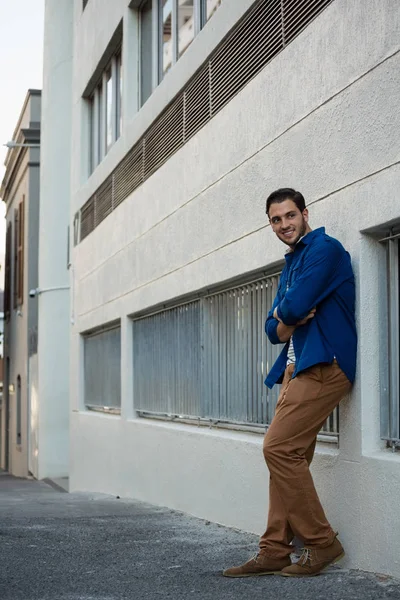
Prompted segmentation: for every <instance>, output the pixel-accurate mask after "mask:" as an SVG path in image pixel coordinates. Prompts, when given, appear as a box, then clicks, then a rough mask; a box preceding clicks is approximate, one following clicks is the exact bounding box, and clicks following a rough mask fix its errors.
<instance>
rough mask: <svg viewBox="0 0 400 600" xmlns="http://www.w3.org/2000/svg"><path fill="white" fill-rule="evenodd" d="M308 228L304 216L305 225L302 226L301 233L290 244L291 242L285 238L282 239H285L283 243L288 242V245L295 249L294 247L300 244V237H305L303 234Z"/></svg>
mask: <svg viewBox="0 0 400 600" xmlns="http://www.w3.org/2000/svg"><path fill="white" fill-rule="evenodd" d="M306 229H307V222H306V221H305V219H304V217H303V227H302V228H301V231H300V233H299V235H298V236H297V238H296V241H294V242H291V243H290V244H289V242H286V241H285V240H282V241H283V243H284V244H286V245H287V246H289V248H292V249H294V248H295V246H296V245H297V244H298V242H299V240H300V238H302V237H303V235H304V234H305V232H306Z"/></svg>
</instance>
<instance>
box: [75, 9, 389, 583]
mask: <svg viewBox="0 0 400 600" xmlns="http://www.w3.org/2000/svg"><path fill="white" fill-rule="evenodd" d="M76 4H79V3H76ZM90 4H91V3H89V4H88V6H87V9H86V10H88V11H89V6H90ZM126 4H127V3H126V2H125V3H124V2H122V1H120V2H118V3H117V2H116V3H115V4H113V8H112V9H111V8H110V7H109V6H108V5H107V6H108V9H107V10H106V8H105V4H104V3H102V2H101V1H100V0H97V1H96V0H93V1H92V12H91V13H89V12H88V13H87V15H86V16H85V15H84V16H83V17H80V16H78V13H77V10H76V11H75V35H77V36H78V38H79V39H75V46H74V47H75V51H76V49H77V48H78V47H79V45H80V44H84V43H85V44H89V42H88V41H87V40H88V37H87V36H89V39H91V38H90V35H91V34H90V31H89V29H91V30H92V32H93V30H96V31H97V29H99V32H100V33H99V38H98V37H97V36H96V40H97V39H101V43H102V44H105V45H106V44H107V39H108V38H109V37H111V35H112V33H113V27H114V26H115V24H116V23H118V22H119V19H120V18H121V17H123V16H125V17H126V14H127V8H126ZM244 4H246V6H248V5H249V4H250V2H249V3H242V2H239V1H236V0H235V1H232V2H229V3H228V2H226V3H222V5H221V7H220V8H219V9H218V11H217V13H216V14H215V16H214V17H213V19H212V20H211V21H210V23H209V25H208V26H207V27H206V28H205V29H204V30H203V31H202V33H201V36H199V38H198V39H197V40H195V42H194V43H193V44H192V46H191V47H190V48H189V50H188V52H187V56H186V55H185V56H184V57H183V59H182V62H181V61H179V62H178V64H177V65H176V66H175V67H174V69H173V70H172V71H171V73H170V76H169V77H168V78H166V79H165V81H164V82H163V83H162V84H161V85H160V86H159V88H158V89H157V90H156V92H155V94H154V95H153V97H152V98H151V99H150V100H149V102H148V103H147V104H146V105H145V107H144V108H143V111H140V112H139V113H138V114H137V115H136V117H133V118H132V119H129V118H128V119H127V120H126V121H125V122H124V129H123V134H122V136H121V138H120V140H119V141H118V142H117V143H116V144H115V146H114V147H113V148H112V150H111V151H110V153H109V155H108V156H107V157H106V159H105V160H104V161H103V163H102V164H101V165H100V166H99V167H98V168H97V169H96V171H95V172H94V173H93V175H92V176H91V177H90V179H89V180H87V181H85V182H82V181H81V177H82V173H81V170H80V160H81V155H80V152H79V148H80V145H79V143H78V142H79V139H81V137H80V135H81V132H82V127H83V125H82V123H83V121H82V115H83V116H84V115H85V112H84V108H82V107H83V103H82V102H83V101H82V100H81V99H80V94H81V93H82V88H83V87H84V85H85V81H86V80H88V79H89V78H90V71H91V69H95V68H96V59H98V57H99V56H100V54H101V50H100V48H97V46H96V44H95V42H94V41H93V40H92V42H91V45H90V48H92V52H88V53H86V54H81V53H80V54H75V61H74V82H75V84H74V89H73V104H74V116H73V132H74V136H75V137H74V139H75V142H76V145H75V143H74V148H75V149H76V151H75V152H74V155H73V166H72V173H73V175H72V181H73V184H72V188H73V195H72V207H71V209H72V214H73V213H74V211H76V210H77V209H78V208H79V207H80V206H82V205H83V204H84V202H85V201H86V200H87V199H88V197H89V196H90V194H91V193H93V191H94V190H95V189H96V187H97V185H99V183H100V182H101V181H102V180H103V179H104V177H105V176H106V175H108V173H109V172H110V170H111V169H112V168H113V167H114V166H115V164H116V163H117V162H118V160H120V158H122V156H123V155H124V152H126V150H127V149H128V148H129V147H130V146H131V145H132V143H133V142H134V141H135V135H136V136H138V135H140V133H141V132H142V124H143V127H145V126H146V123H148V120H149V118H150V114H151V113H152V111H153V110H155V108H156V107H158V108H159V107H160V106H162V101H163V100H164V101H167V99H168V98H170V97H172V96H173V95H174V94H175V93H176V91H178V89H179V87H176V88H175V87H174V86H178V82H182V81H185V80H186V79H185V77H186V78H188V77H189V76H190V75H191V74H192V73H193V71H192V70H191V68H192V66H193V64H194V61H195V58H194V56H195V55H196V54H198V55H200V56H201V53H202V52H206V50H205V49H209V50H210V49H212V48H213V47H214V46H215V44H216V43H217V42H218V41H219V40H220V39H221V34H222V32H223V28H224V24H225V25H226V24H231V23H232V22H231V19H232V18H233V17H232V15H234V17H235V18H238V16H239V13H240V12H241V11H243V10H245V7H244ZM85 12H86V11H85ZM110 13H111V14H110ZM78 18H79V20H78ZM85 19H86V21H85ZM399 26H400V11H399V10H398V3H397V2H396V1H395V0H385V1H384V2H381V1H379V0H363V1H362V0H355V1H353V2H351V3H350V2H347V1H346V0H335V1H334V2H333V3H332V4H331V5H330V6H329V7H328V8H327V9H326V10H325V11H324V12H323V13H322V14H321V15H320V16H319V17H318V18H317V19H316V20H315V21H313V22H312V23H311V24H310V25H309V27H308V28H307V29H306V30H305V31H304V32H303V33H302V34H301V35H300V36H299V37H298V38H296V39H295V40H294V41H293V42H292V43H291V44H290V45H289V46H288V47H287V48H286V49H285V50H284V51H283V52H282V53H281V54H280V55H278V56H277V57H276V58H275V59H274V60H273V61H272V62H271V63H270V64H269V65H268V66H267V67H266V68H265V69H264V70H263V71H262V72H261V73H260V74H259V75H258V76H257V77H256V78H255V79H253V80H252V81H251V82H250V83H249V84H248V85H247V86H246V87H245V89H243V90H242V91H241V92H240V93H239V94H238V95H237V96H236V97H235V98H234V99H233V100H232V101H231V102H230V103H229V104H228V105H227V106H226V107H225V108H224V109H223V110H222V111H221V112H220V113H219V114H218V115H217V116H216V117H214V118H213V120H212V121H211V122H209V123H208V124H207V125H206V126H205V127H204V128H203V129H202V130H201V131H200V132H199V133H198V134H197V135H196V136H195V137H194V138H192V139H191V140H190V141H189V142H188V143H187V144H186V145H185V146H184V147H183V148H182V149H181V150H180V151H179V152H178V153H177V154H175V155H174V156H173V157H172V158H171V159H169V160H168V162H167V163H166V164H165V165H164V166H163V167H162V168H160V169H159V170H158V171H157V172H156V173H155V174H154V175H153V176H152V177H151V178H150V179H149V180H147V181H146V182H145V183H144V184H143V185H142V186H141V187H140V188H138V189H137V190H136V191H135V192H134V193H133V194H132V195H131V197H129V198H128V199H126V200H125V201H124V202H123V203H122V204H121V205H120V206H119V207H118V208H117V209H116V210H115V211H114V212H113V213H112V214H111V215H110V216H109V217H107V219H105V221H103V222H102V223H101V225H100V226H99V227H97V228H96V229H95V231H94V232H92V233H91V234H90V235H89V236H88V237H87V238H86V239H85V240H84V241H83V242H82V243H81V244H79V245H78V246H77V247H76V248H75V249H74V251H73V265H74V313H75V326H74V328H73V332H72V338H71V340H72V341H71V380H70V381H71V411H72V417H71V467H70V477H71V479H70V487H71V489H72V490H78V489H82V490H95V491H102V492H110V493H115V494H119V495H129V496H134V497H137V498H140V499H143V500H147V501H150V502H154V503H156V504H160V505H168V506H170V507H173V508H177V509H180V510H184V511H187V512H190V513H192V514H195V515H197V516H201V517H204V518H207V519H210V520H213V521H217V522H220V523H224V524H226V525H232V526H235V527H240V528H243V529H246V530H249V531H254V532H261V531H262V530H263V527H264V525H265V518H266V514H267V508H268V507H267V497H268V496H267V493H268V490H267V485H268V482H267V471H266V469H265V466H264V464H263V458H262V453H261V445H262V438H261V436H257V435H255V434H245V433H237V432H226V431H225V432H221V431H210V430H208V429H202V428H197V427H191V426H189V425H186V426H185V425H176V424H169V423H154V422H147V421H145V420H143V419H138V418H135V413H134V399H133V401H132V372H131V364H132V361H131V329H130V322H129V319H128V317H127V315H130V314H132V313H134V312H135V311H138V310H143V309H145V308H147V307H150V306H152V305H155V304H157V303H159V302H162V301H167V300H170V299H172V298H174V297H177V296H180V295H182V294H185V293H189V292H194V291H196V290H198V289H201V288H203V287H205V286H212V285H213V284H216V283H219V282H221V281H223V280H226V279H230V278H233V277H236V276H239V275H241V274H243V273H246V272H250V271H253V270H256V269H259V268H264V267H268V265H272V264H274V263H276V262H277V261H278V260H280V259H281V258H282V255H283V252H284V248H283V246H282V245H281V244H280V243H279V241H278V240H277V239H276V238H275V237H274V236H273V234H272V231H271V229H270V227H269V226H268V224H267V222H266V218H265V198H266V196H267V195H268V192H269V191H271V190H273V189H275V188H276V187H280V186H287V185H290V186H294V187H296V188H298V189H300V190H301V191H302V192H303V193H304V195H305V197H306V200H307V202H308V205H309V209H310V223H311V226H312V227H313V228H316V227H319V226H321V225H324V226H326V228H327V231H328V233H330V234H331V235H334V236H335V237H337V238H339V239H340V240H341V241H342V243H343V244H344V245H345V246H346V248H347V249H348V250H349V251H350V252H351V254H352V257H353V264H354V270H355V274H356V280H357V298H358V303H357V318H358V326H359V334H360V348H359V356H358V376H357V381H356V384H355V387H354V390H353V393H352V395H351V398H349V399H347V400H346V401H345V402H344V403H343V405H342V408H341V423H340V448H332V447H331V446H328V447H326V446H323V445H320V446H319V448H318V450H317V455H316V458H315V462H314V465H313V473H314V476H315V480H316V485H317V487H318V490H319V492H320V494H321V497H322V500H323V502H324V505H325V506H326V510H327V514H328V516H329V518H330V520H331V522H332V524H333V526H334V527H336V528H337V529H339V531H340V536H341V539H342V540H343V542H344V544H345V545H346V547H347V555H348V559H346V560H347V565H348V566H351V567H357V568H362V569H367V570H369V569H370V570H375V571H380V572H386V573H391V574H393V575H397V576H400V559H399V557H400V521H399V519H398V508H397V501H396V498H397V497H398V494H399V491H400V471H399V462H400V456H399V455H397V454H392V453H390V452H389V451H387V450H386V449H385V447H384V443H383V442H381V441H380V438H379V354H380V347H379V340H380V337H379V335H378V334H379V323H380V321H379V309H380V299H379V281H380V279H379V274H380V272H381V270H382V249H381V247H380V245H379V244H378V243H377V242H375V241H373V240H372V239H371V238H369V237H368V236H366V235H363V234H362V233H361V231H364V230H365V229H367V228H371V227H376V226H378V225H382V224H384V223H387V222H389V221H391V220H400V205H399V202H398V182H399V176H400V163H399V158H400V141H399V136H398V131H399V125H400V122H399V121H400V115H399V111H398V106H399V90H400V86H399V76H398V73H399V66H400V54H399V49H400V39H399V33H398V32H399V30H400V29H399ZM83 40H86V41H85V42H84V41H83ZM127 43H128V42H127V41H126V40H124V44H127ZM99 44H100V42H99ZM123 61H124V69H125V71H124V73H127V72H129V69H130V65H129V61H127V60H125V58H123ZM125 80H126V77H124V81H125ZM125 108H126V107H125V106H124V107H123V110H125ZM124 114H125V113H124ZM82 137H83V136H82ZM136 139H137V138H136ZM166 250H167V251H166ZM117 318H120V319H121V322H122V364H123V368H122V390H123V393H122V416H121V417H115V416H109V415H98V414H92V413H88V412H86V411H85V410H84V402H83V394H82V392H83V389H82V369H83V366H82V364H83V362H82V340H81V337H80V335H79V334H80V332H82V331H85V330H87V329H90V328H92V327H96V326H99V325H101V324H103V323H107V322H109V321H112V320H114V319H117ZM244 558H245V557H244Z"/></svg>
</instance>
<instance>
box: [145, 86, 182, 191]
mask: <svg viewBox="0 0 400 600" xmlns="http://www.w3.org/2000/svg"><path fill="white" fill-rule="evenodd" d="M181 146H183V94H180V95H179V96H178V97H177V98H175V100H174V101H173V102H172V104H170V106H169V107H168V108H167V110H165V111H164V112H163V114H162V115H161V116H160V117H159V118H158V119H157V120H156V121H155V122H154V123H153V125H152V126H151V127H150V129H148V131H147V133H145V135H144V178H145V179H147V178H148V177H150V175H151V174H152V173H154V171H156V170H157V169H158V168H159V167H161V165H162V164H163V163H164V162H165V161H166V160H167V159H168V158H169V157H170V156H172V154H174V152H176V151H177V150H178V149H179V148H180V147H181Z"/></svg>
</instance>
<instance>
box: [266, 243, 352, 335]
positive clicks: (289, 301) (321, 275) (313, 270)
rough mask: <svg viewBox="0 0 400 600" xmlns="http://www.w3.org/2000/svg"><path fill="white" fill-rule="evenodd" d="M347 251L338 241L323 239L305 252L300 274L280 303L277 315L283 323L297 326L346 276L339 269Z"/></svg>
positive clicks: (346, 272) (345, 273)
mask: <svg viewBox="0 0 400 600" xmlns="http://www.w3.org/2000/svg"><path fill="white" fill-rule="evenodd" d="M344 260H346V252H345V250H344V249H343V247H342V246H341V245H340V244H336V243H335V242H331V241H330V240H324V242H323V243H322V244H320V245H318V247H316V248H313V250H312V251H310V252H308V253H307V256H306V257H305V259H304V263H303V265H302V268H301V273H300V274H299V276H298V277H297V278H296V279H295V281H294V282H293V284H292V285H291V286H290V288H289V289H288V290H287V292H286V294H285V297H284V298H283V299H282V301H281V302H280V303H279V306H278V310H277V314H278V317H279V319H280V320H281V321H282V323H284V324H285V325H289V326H290V325H296V323H297V322H298V321H300V320H301V319H304V317H306V316H307V315H308V313H309V312H310V310H311V309H312V308H314V307H315V306H317V305H318V304H319V303H320V302H322V300H324V299H325V298H327V297H328V296H329V295H330V294H331V293H332V292H333V291H334V290H335V289H336V288H337V287H338V286H339V285H340V284H341V283H342V282H343V281H344V280H346V279H347V278H348V276H349V274H348V271H347V269H345V268H342V269H340V266H341V264H342V263H343V261H344Z"/></svg>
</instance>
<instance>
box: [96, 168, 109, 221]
mask: <svg viewBox="0 0 400 600" xmlns="http://www.w3.org/2000/svg"><path fill="white" fill-rule="evenodd" d="M112 209H113V207H112V179H111V178H110V177H107V179H106V180H105V182H104V183H103V184H102V185H101V186H100V187H99V189H98V190H97V192H96V194H95V227H97V225H99V224H100V223H101V222H102V221H103V220H104V219H105V218H106V217H107V216H108V215H109V214H110V212H111V211H112Z"/></svg>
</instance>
